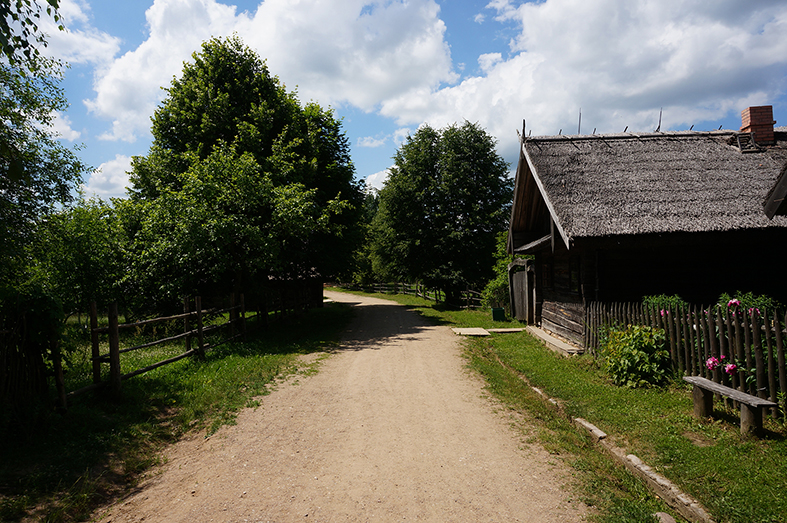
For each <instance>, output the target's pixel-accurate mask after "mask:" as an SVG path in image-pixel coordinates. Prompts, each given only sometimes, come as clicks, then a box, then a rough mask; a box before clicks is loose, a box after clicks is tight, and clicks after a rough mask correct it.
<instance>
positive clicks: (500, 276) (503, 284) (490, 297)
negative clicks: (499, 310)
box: [482, 231, 514, 316]
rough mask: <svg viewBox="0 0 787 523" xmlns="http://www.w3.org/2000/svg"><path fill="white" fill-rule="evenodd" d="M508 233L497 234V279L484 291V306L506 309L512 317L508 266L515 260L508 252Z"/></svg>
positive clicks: (488, 284)
mask: <svg viewBox="0 0 787 523" xmlns="http://www.w3.org/2000/svg"><path fill="white" fill-rule="evenodd" d="M507 242H508V232H506V231H503V232H500V233H498V234H497V249H496V250H495V265H494V271H495V277H494V278H493V279H492V280H490V281H489V283H487V284H486V287H484V291H483V296H482V299H483V304H484V306H485V307H504V308H505V310H506V314H507V315H509V316H510V315H511V297H510V291H509V288H508V264H509V263H511V261H512V260H513V259H514V257H513V256H511V255H510V254H508V251H507V250H506V243H507Z"/></svg>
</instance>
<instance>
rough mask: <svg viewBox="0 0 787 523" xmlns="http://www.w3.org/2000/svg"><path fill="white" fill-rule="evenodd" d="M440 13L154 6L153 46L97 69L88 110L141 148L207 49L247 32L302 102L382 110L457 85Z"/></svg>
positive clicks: (281, 5) (333, 4) (395, 7)
mask: <svg viewBox="0 0 787 523" xmlns="http://www.w3.org/2000/svg"><path fill="white" fill-rule="evenodd" d="M72 1H73V0H72ZM439 11H440V8H439V6H438V5H437V4H436V3H435V2H434V0H408V1H405V0H393V1H391V0H373V1H369V0H335V1H330V2H325V1H320V0H302V1H300V2H291V1H289V0H266V1H265V2H262V3H261V4H260V5H259V6H258V8H257V10H256V12H254V13H249V12H243V13H240V14H237V13H236V9H235V7H234V6H227V5H224V4H220V3H218V2H217V1H216V0H155V2H154V3H153V5H152V6H151V7H150V8H149V9H148V10H147V12H146V18H147V24H148V31H149V36H148V38H147V39H146V40H145V41H144V42H143V43H142V44H141V45H140V46H139V47H138V48H136V49H134V50H132V51H129V52H127V53H126V54H124V55H122V56H120V57H118V58H116V59H114V60H112V62H111V63H109V64H108V65H107V66H106V67H104V68H100V69H98V70H97V73H96V77H95V80H94V89H95V93H96V94H95V97H94V98H92V99H89V100H85V104H86V105H87V107H88V108H89V110H90V111H91V112H92V113H93V114H95V115H96V116H99V117H101V118H105V119H107V120H109V121H110V122H111V128H110V129H108V130H107V131H106V132H105V133H104V134H103V135H102V136H101V138H103V139H106V140H124V141H127V142H133V141H135V140H136V139H137V138H138V137H139V136H140V135H145V134H146V133H147V132H148V130H149V127H150V116H151V115H152V114H153V112H154V110H155V107H156V105H157V104H158V103H159V102H160V101H161V100H162V99H163V96H164V94H165V92H164V91H162V90H161V89H160V88H161V87H166V86H168V85H169V84H170V83H171V80H172V78H173V76H177V75H179V74H180V71H181V69H182V67H183V62H184V61H187V60H189V59H190V57H191V54H192V53H193V52H195V51H198V50H199V49H200V45H201V43H202V42H203V41H205V40H207V39H209V38H210V37H226V36H230V35H232V34H238V35H239V36H240V37H241V38H242V39H243V41H244V43H245V44H246V45H248V46H250V47H252V48H253V49H255V50H256V51H257V52H258V53H259V55H260V56H261V57H262V58H263V59H266V60H267V64H268V67H269V68H270V70H271V71H272V73H273V74H276V75H278V76H279V77H280V78H281V80H282V81H283V82H284V83H285V85H286V86H287V88H288V89H289V90H294V89H296V88H298V94H299V97H300V98H301V99H302V100H304V101H308V100H315V101H317V102H318V103H320V104H321V105H324V106H327V105H332V106H341V105H344V104H350V105H353V106H355V107H359V108H361V109H363V110H365V111H373V110H375V108H376V107H377V106H378V104H379V103H380V101H381V100H385V99H388V98H391V97H394V96H397V95H398V94H399V93H401V92H404V91H408V90H411V89H412V88H413V87H416V86H424V85H426V86H429V87H432V88H437V87H438V86H439V85H441V84H445V83H451V82H454V81H456V80H457V78H458V77H457V75H456V73H455V72H454V71H453V70H452V67H451V59H450V50H449V47H448V45H447V43H446V42H445V40H444V38H443V36H444V33H445V29H446V28H445V24H444V23H443V22H442V20H440V18H439ZM80 12H82V11H80ZM72 37H73V35H72ZM100 41H101V40H100V39H99V38H95V39H94V40H93V42H94V43H96V45H98V43H99V42H100ZM104 52H108V49H105V50H104Z"/></svg>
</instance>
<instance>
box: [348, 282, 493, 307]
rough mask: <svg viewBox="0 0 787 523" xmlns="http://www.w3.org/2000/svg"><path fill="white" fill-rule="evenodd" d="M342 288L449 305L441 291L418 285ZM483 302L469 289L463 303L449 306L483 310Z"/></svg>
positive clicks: (398, 284)
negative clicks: (403, 295)
mask: <svg viewBox="0 0 787 523" xmlns="http://www.w3.org/2000/svg"><path fill="white" fill-rule="evenodd" d="M342 287H347V288H349V289H353V290H363V291H365V292H376V293H380V294H409V295H410V296H418V297H419V298H423V299H425V300H431V301H434V302H444V303H447V302H446V298H445V293H444V292H442V291H441V290H439V289H428V288H427V287H426V286H424V285H421V284H418V283H374V284H372V285H366V286H364V285H348V284H342ZM481 302H482V299H481V293H480V292H478V291H474V290H471V289H467V290H464V291H462V293H461V303H449V305H451V306H454V307H458V308H460V309H479V308H481Z"/></svg>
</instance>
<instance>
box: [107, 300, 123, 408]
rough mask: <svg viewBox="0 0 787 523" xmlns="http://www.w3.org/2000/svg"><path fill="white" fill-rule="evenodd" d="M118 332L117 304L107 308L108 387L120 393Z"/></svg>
mask: <svg viewBox="0 0 787 523" xmlns="http://www.w3.org/2000/svg"><path fill="white" fill-rule="evenodd" d="M120 380H121V378H120V332H119V329H118V303H117V302H116V301H115V302H112V305H110V306H109V386H110V389H111V390H112V392H114V393H119V392H120Z"/></svg>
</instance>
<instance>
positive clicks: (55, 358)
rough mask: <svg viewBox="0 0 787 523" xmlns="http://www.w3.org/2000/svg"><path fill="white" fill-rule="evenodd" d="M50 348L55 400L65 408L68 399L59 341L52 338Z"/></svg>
mask: <svg viewBox="0 0 787 523" xmlns="http://www.w3.org/2000/svg"><path fill="white" fill-rule="evenodd" d="M50 348H51V349H52V365H53V366H54V371H55V388H56V389H57V402H58V406H59V407H60V408H61V409H63V410H66V409H67V408H68V401H67V400H66V383H65V379H63V361H62V359H61V358H60V342H59V341H58V340H52V341H51V342H50Z"/></svg>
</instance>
